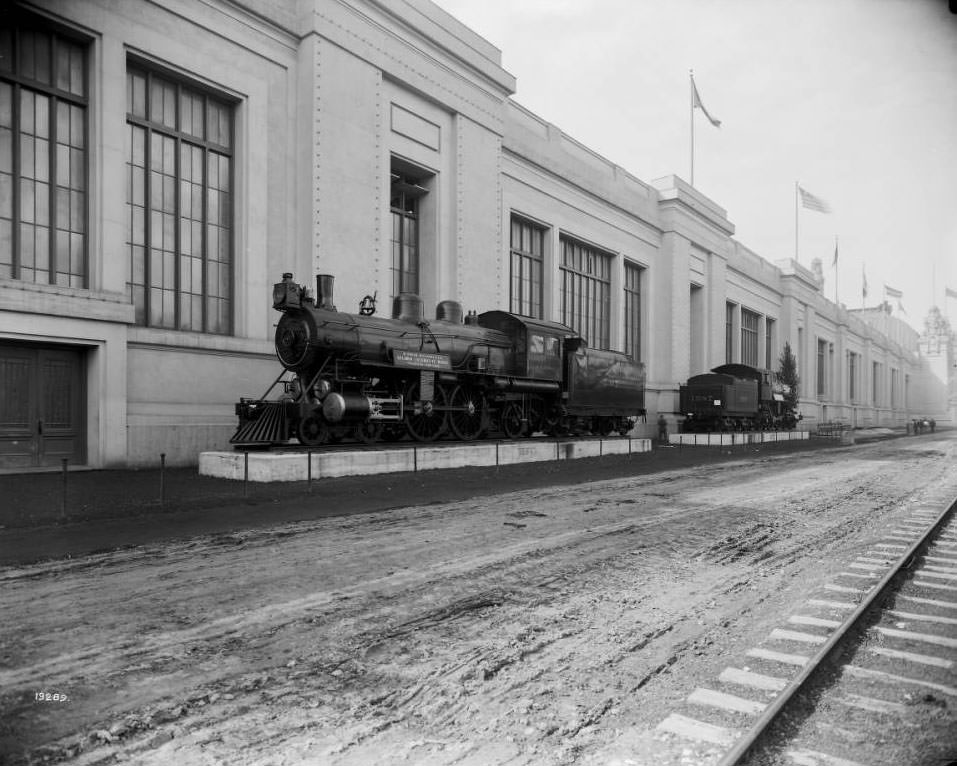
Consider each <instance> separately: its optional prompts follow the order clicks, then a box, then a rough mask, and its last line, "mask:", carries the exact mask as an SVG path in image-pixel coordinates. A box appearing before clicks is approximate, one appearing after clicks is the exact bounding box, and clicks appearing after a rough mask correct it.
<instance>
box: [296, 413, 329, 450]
mask: <svg viewBox="0 0 957 766" xmlns="http://www.w3.org/2000/svg"><path fill="white" fill-rule="evenodd" d="M296 430H297V433H298V436H299V442H300V443H301V444H305V445H306V446H307V447H319V446H320V445H323V444H328V443H329V440H330V438H331V437H332V432H331V431H330V429H329V424H328V423H327V422H326V421H325V420H323V419H322V418H320V417H319V416H318V415H306V416H305V417H304V418H303V419H302V420H300V421H299V427H298V428H297V429H296Z"/></svg>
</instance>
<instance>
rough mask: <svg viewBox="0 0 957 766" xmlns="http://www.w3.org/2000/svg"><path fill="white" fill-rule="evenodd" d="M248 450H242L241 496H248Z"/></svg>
mask: <svg viewBox="0 0 957 766" xmlns="http://www.w3.org/2000/svg"><path fill="white" fill-rule="evenodd" d="M248 485H249V451H248V450H246V451H245V452H243V497H244V498H246V497H248V496H249V488H248Z"/></svg>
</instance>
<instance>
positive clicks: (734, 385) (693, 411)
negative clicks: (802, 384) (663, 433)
mask: <svg viewBox="0 0 957 766" xmlns="http://www.w3.org/2000/svg"><path fill="white" fill-rule="evenodd" d="M788 394H790V386H788V385H787V384H786V383H784V382H783V381H781V380H780V378H779V377H778V375H777V373H775V372H773V371H772V370H759V369H756V368H754V367H750V366H748V365H746V364H723V365H721V366H720V367H715V368H714V369H713V370H711V372H706V373H703V374H701V375H693V376H692V377H690V378H688V383H687V384H686V385H684V386H681V387H680V389H679V401H680V405H679V406H680V407H681V413H682V414H683V415H684V417H685V419H684V423H683V424H682V428H683V430H685V431H688V432H694V431H755V430H762V431H763V430H769V429H773V430H778V429H783V430H791V429H793V428H794V427H795V425H797V421H798V419H799V418H798V416H797V415H796V413H795V411H794V409H793V408H792V407H791V406H790V405H789V404H788Z"/></svg>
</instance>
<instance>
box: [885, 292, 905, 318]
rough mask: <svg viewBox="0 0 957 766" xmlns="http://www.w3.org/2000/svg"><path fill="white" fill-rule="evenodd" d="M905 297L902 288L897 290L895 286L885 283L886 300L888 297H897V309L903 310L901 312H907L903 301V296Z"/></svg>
mask: <svg viewBox="0 0 957 766" xmlns="http://www.w3.org/2000/svg"><path fill="white" fill-rule="evenodd" d="M903 297H904V293H903V292H901V291H900V290H895V289H894V288H893V287H888V286H887V285H884V300H887V299H888V298H895V299H896V300H897V310H898V311H899V312H901V314H906V313H907V312H906V311H904V306H903V304H902V303H901V298H903Z"/></svg>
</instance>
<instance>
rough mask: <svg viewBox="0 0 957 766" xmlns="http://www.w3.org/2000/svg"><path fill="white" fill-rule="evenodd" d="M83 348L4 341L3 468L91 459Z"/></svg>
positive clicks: (0, 392)
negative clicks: (87, 448)
mask: <svg viewBox="0 0 957 766" xmlns="http://www.w3.org/2000/svg"><path fill="white" fill-rule="evenodd" d="M84 401H85V397H84V391H83V352H82V351H79V350H75V349H70V348H60V347H56V346H29V345H26V344H23V345H21V344H14V343H10V344H0V468H35V467H40V466H59V465H60V464H61V460H62V459H63V458H67V459H68V460H69V461H70V463H71V464H77V463H83V462H84V461H85V459H86V455H85V445H86V434H85V422H84V421H85V417H84V406H83V405H84Z"/></svg>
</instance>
